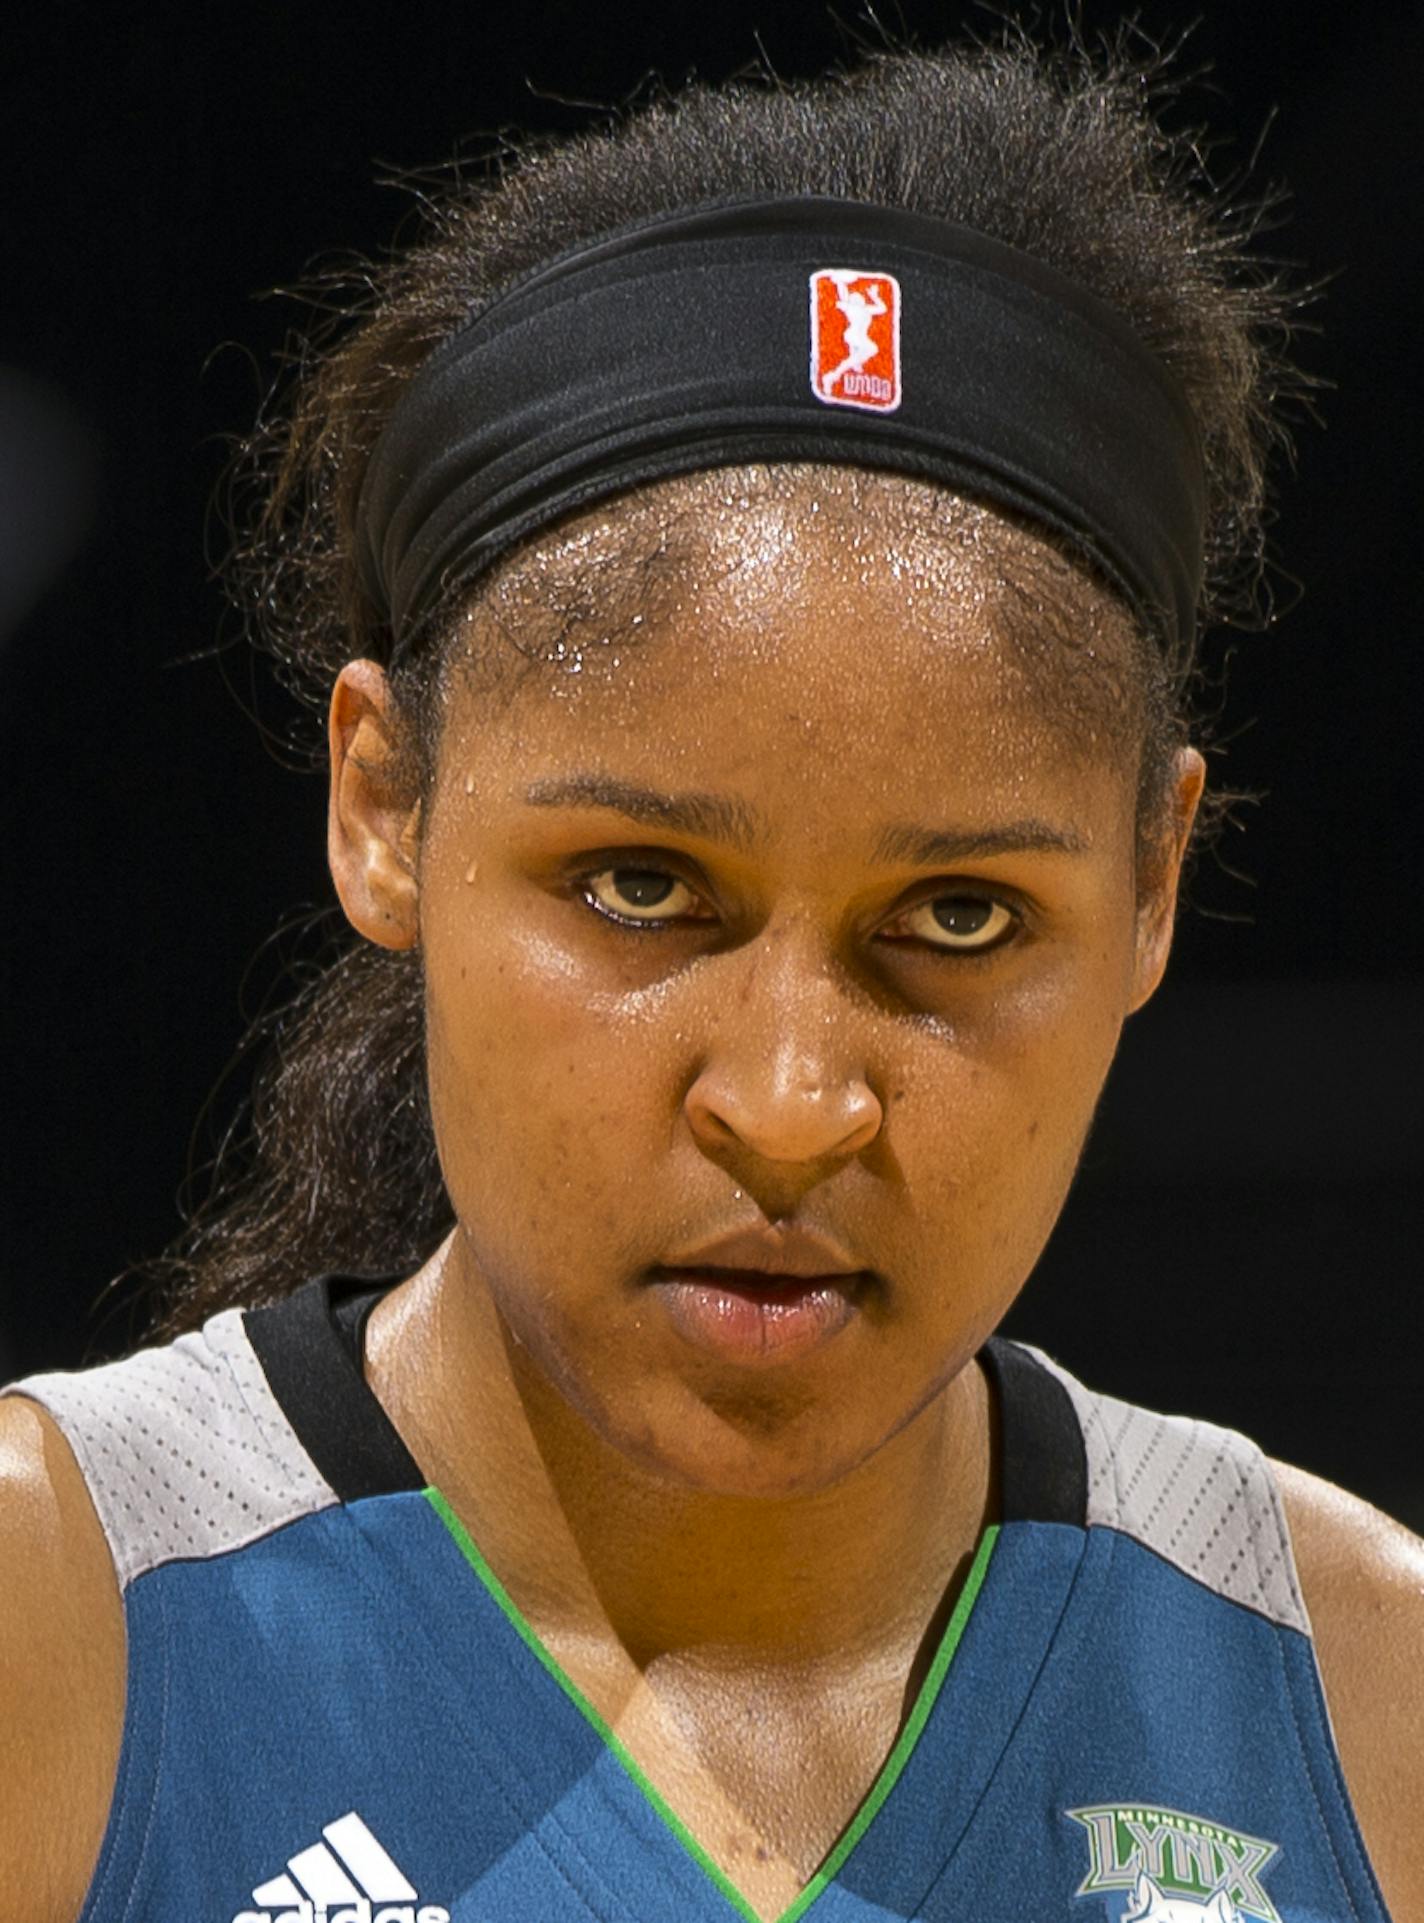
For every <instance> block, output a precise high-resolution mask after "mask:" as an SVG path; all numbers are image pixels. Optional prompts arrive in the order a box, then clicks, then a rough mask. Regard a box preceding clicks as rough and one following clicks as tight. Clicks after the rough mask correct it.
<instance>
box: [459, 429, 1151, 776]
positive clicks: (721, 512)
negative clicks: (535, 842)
mask: <svg viewBox="0 0 1424 1923" xmlns="http://www.w3.org/2000/svg"><path fill="white" fill-rule="evenodd" d="M460 625H461V632H462V637H463V645H457V647H456V649H455V651H454V655H453V657H452V658H453V659H455V660H456V661H459V660H460V659H463V660H464V661H466V662H467V663H468V664H469V666H470V667H471V668H472V669H473V670H474V672H473V674H472V675H471V676H470V677H469V683H470V685H469V687H468V690H467V694H468V697H469V698H467V699H465V700H459V699H456V701H455V703H454V707H455V708H456V709H457V710H459V711H460V713H461V716H462V718H463V720H464V722H465V723H466V724H467V726H469V725H473V726H475V727H479V726H480V725H481V724H482V723H483V724H484V725H486V726H488V725H489V724H490V723H492V722H493V721H494V720H495V719H497V718H498V719H500V720H503V721H514V722H516V723H517V724H518V728H519V732H520V733H526V732H529V731H532V733H533V734H534V735H535V736H537V735H539V734H541V733H547V732H552V734H554V735H562V734H564V733H565V727H564V725H563V722H564V721H572V720H573V719H574V718H575V717H577V720H578V725H579V727H580V728H581V729H582V732H583V733H584V735H585V736H587V735H589V734H592V735H596V734H597V732H598V730H599V728H600V727H613V728H615V729H617V728H622V729H636V727H637V725H638V722H639V719H640V717H642V718H644V719H646V718H647V717H648V716H649V715H651V714H652V713H653V712H654V711H655V710H658V709H660V708H665V707H676V706H677V705H678V704H682V705H683V706H684V707H688V708H691V709H693V710H694V711H695V712H697V713H699V714H701V715H703V716H704V717H705V719H706V722H707V725H708V726H709V727H710V726H712V725H714V722H715V720H716V718H717V717H718V716H719V715H720V717H721V719H722V721H723V722H724V723H725V722H727V721H728V720H729V719H731V720H733V721H735V718H736V714H737V711H738V707H739V705H740V709H741V711H742V712H743V713H745V711H746V710H747V709H748V708H749V707H750V706H751V705H752V704H755V703H761V702H766V701H780V702H782V703H786V702H788V701H790V702H793V703H794V705H795V707H796V709H797V711H798V718H799V720H800V722H801V723H802V725H804V726H809V727H812V728H815V727H817V726H819V727H820V728H821V729H822V730H830V731H831V732H832V733H836V732H844V731H846V730H847V729H849V730H850V731H851V733H853V734H854V733H859V734H860V735H861V736H862V737H864V736H866V735H867V734H873V733H875V732H877V731H878V732H879V733H880V734H882V735H883V734H884V733H885V732H886V731H887V730H889V731H890V732H891V733H892V734H898V735H899V736H901V737H905V738H907V739H906V745H908V737H909V736H911V735H915V734H922V733H924V732H925V731H926V730H929V731H930V732H931V733H933V731H934V730H936V729H948V730H951V731H955V730H957V729H960V728H962V727H963V726H965V725H968V724H972V725H973V726H974V727H976V728H977V729H978V730H979V731H980V732H981V733H982V732H983V731H984V730H985V729H986V728H992V729H993V730H995V731H996V732H998V733H1002V734H1004V735H1005V736H1007V735H1010V734H1016V735H1017V736H1019V737H1020V738H1021V743H1020V745H1021V748H1022V749H1023V751H1025V752H1036V753H1038V754H1039V755H1040V756H1049V757H1051V758H1053V759H1060V758H1063V757H1065V756H1067V757H1071V758H1078V759H1081V758H1084V757H1087V758H1092V759H1101V758H1102V757H1103V756H1104V755H1105V754H1107V755H1110V756H1111V755H1116V754H1118V753H1120V751H1121V749H1122V747H1123V745H1124V743H1125V742H1126V741H1127V740H1129V739H1130V738H1131V737H1132V735H1133V732H1134V728H1135V726H1136V723H1137V721H1138V713H1137V710H1138V706H1139V692H1138V687H1137V676H1136V673H1135V663H1136V659H1137V651H1136V643H1135V640H1134V637H1133V631H1132V626H1131V622H1130V620H1129V618H1128V616H1127V614H1126V612H1125V610H1124V609H1123V608H1122V607H1121V605H1120V603H1119V602H1118V601H1117V600H1116V599H1115V597H1113V596H1112V595H1111V594H1110V593H1108V592H1107V591H1106V590H1105V589H1103V588H1101V587H1100V586H1099V585H1098V584H1097V583H1096V582H1094V581H1092V580H1091V579H1090V578H1089V577H1088V576H1087V575H1086V574H1085V573H1084V572H1083V570H1082V569H1081V568H1079V567H1078V566H1077V565H1076V564H1075V563H1074V562H1072V561H1070V560H1069V559H1067V558H1066V557H1065V556H1063V555H1062V554H1060V553H1059V552H1058V551H1057V550H1056V549H1055V548H1054V547H1052V546H1051V545H1050V544H1049V543H1048V542H1047V541H1045V540H1043V539H1041V538H1040V537H1038V536H1037V535H1036V534H1035V533H1033V532H1032V531H1031V530H1029V529H1027V528H1025V527H1023V526H1020V525H1017V524H1015V523H1013V522H1012V521H1010V520H1009V519H1007V518H1006V517H1005V516H1004V515H1003V514H1001V513H1000V512H998V511H997V510H992V509H989V508H987V507H985V506H982V505H980V504H978V503H975V502H971V501H967V500H964V499H961V498H959V497H956V496H953V495H950V494H948V493H946V492H945V491H944V490H942V489H939V488H936V487H933V486H931V485H929V484H927V483H922V482H918V481H913V480H908V479H906V478H904V477H902V476H899V475H892V474H885V473H880V472H876V471H870V470H863V469H857V468H851V467H827V466H820V465H810V464H807V465H794V464H774V465H757V466H749V467H738V468H723V469H715V470H710V471H707V472H703V473H699V474H695V475H692V476H688V477H684V478H680V479H677V480H674V481H670V482H662V483H659V484H658V485H656V486H654V487H650V488H645V489H640V490H637V491H636V492H634V493H631V494H628V495H625V496H622V497H620V498H618V499H616V500H614V501H611V502H608V503H604V504H601V505H600V506H599V507H597V508H595V509H593V510H590V511H588V512H586V513H584V514H582V515H580V516H578V517H576V518H574V519H571V520H570V521H568V522H565V523H564V524H563V525H562V526H561V527H560V528H559V529H557V530H554V531H553V532H552V533H551V534H548V535H545V536H543V537H541V538H540V539H538V540H536V541H534V542H532V543H529V544H527V545H526V546H525V547H524V548H522V549H520V550H519V551H517V552H516V553H515V554H514V555H512V556H510V557H507V558H506V561H505V562H504V563H503V564H502V565H501V566H500V568H499V569H498V570H497V571H496V572H495V573H494V574H493V576H491V577H489V578H488V579H487V580H486V582H485V583H484V584H483V585H482V587H481V589H480V591H479V592H478V594H477V596H476V597H475V599H474V601H473V603H472V605H471V606H470V607H469V609H468V610H467V611H466V615H465V618H464V620H463V622H462V623H461V624H460ZM452 692H457V688H455V687H454V686H452ZM496 692H498V693H499V694H500V695H501V697H502V698H500V699H498V700H494V699H491V698H489V697H491V696H492V695H493V694H495V693H496ZM451 719H452V720H453V719H455V716H454V715H453V714H452V716H451ZM459 732H460V733H462V734H463V733H465V732H466V727H461V728H460V729H459Z"/></svg>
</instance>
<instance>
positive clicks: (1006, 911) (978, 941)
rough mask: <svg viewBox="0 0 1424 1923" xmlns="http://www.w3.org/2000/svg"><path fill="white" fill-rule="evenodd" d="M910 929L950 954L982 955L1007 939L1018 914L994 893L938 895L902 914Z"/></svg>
mask: <svg viewBox="0 0 1424 1923" xmlns="http://www.w3.org/2000/svg"><path fill="white" fill-rule="evenodd" d="M899 920H900V922H901V923H903V924H904V925H905V926H906V927H907V928H908V929H909V932H910V933H911V934H912V935H914V936H917V937H918V938H919V939H920V940H921V941H925V942H928V943H929V944H930V946H931V947H934V948H938V949H940V950H941V951H942V952H943V953H945V954H949V955H974V954H982V953H983V952H984V950H985V949H988V948H998V947H1000V946H1002V944H1003V943H1004V942H1006V941H1008V940H1009V939H1010V938H1011V936H1012V934H1013V931H1014V929H1015V928H1017V927H1018V925H1019V917H1018V916H1017V915H1016V914H1015V913H1014V911H1013V909H1012V908H1010V907H1009V905H1008V904H1007V902H1002V901H996V900H995V899H994V898H993V896H992V895H967V894H962V895H935V896H932V897H931V899H930V900H929V901H922V902H918V903H917V904H916V905H915V906H914V907H913V908H909V909H907V910H906V911H905V913H904V914H903V915H902V916H900V917H899Z"/></svg>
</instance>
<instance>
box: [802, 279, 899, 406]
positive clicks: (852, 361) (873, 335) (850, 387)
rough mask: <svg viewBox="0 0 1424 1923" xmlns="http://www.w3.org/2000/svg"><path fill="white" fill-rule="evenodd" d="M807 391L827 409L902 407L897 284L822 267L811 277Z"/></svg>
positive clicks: (890, 280) (895, 281) (896, 282)
mask: <svg viewBox="0 0 1424 1923" xmlns="http://www.w3.org/2000/svg"><path fill="white" fill-rule="evenodd" d="M811 392H812V393H813V394H814V395H815V396H816V399H817V400H818V401H824V402H825V403H826V405H827V406H828V407H869V408H874V409H875V410H876V411H877V412H879V413H889V412H890V411H891V410H892V409H894V408H897V407H898V406H899V405H900V283H899V281H897V280H896V278H895V276H894V275H893V274H863V273H860V272H859V271H857V270H856V269H853V268H849V267H820V268H817V270H816V272H815V273H814V274H812V276H811Z"/></svg>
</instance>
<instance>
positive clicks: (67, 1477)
mask: <svg viewBox="0 0 1424 1923" xmlns="http://www.w3.org/2000/svg"><path fill="white" fill-rule="evenodd" d="M0 1569H3V1570H4V1571H5V1582H4V1585H3V1591H0V1729H3V1731H4V1744H3V1750H0V1756H3V1761H2V1762H0V1887H3V1888H5V1889H10V1890H24V1891H25V1892H26V1903H25V1914H26V1916H27V1917H29V1918H32V1919H33V1923H74V1919H75V1918H76V1917H77V1916H78V1915H79V1912H80V1909H81V1908H82V1906H83V1902H84V1896H85V1893H86V1891H87V1889H88V1886H89V1883H90V1880H91V1878H92V1876H93V1873H94V1866H95V1864H96V1862H97V1860H98V1855H99V1846H100V1844H101V1842H102V1840H103V1834H104V1828H105V1824H106V1822H107V1819H108V1812H109V1804H110V1801H111V1798H112V1795H113V1787H114V1778H115V1774H116V1771H117V1767H118V1756H119V1745H120V1740H121V1736H122V1730H123V1712H124V1669H125V1654H126V1651H125V1633H124V1619H123V1605H122V1601H121V1598H120V1594H119V1586H118V1580H117V1577H116V1576H115V1573H114V1567H113V1562H112V1560H111V1558H110V1555H109V1550H108V1545H107V1544H106V1542H105V1540H104V1535H103V1530H102V1528H101V1527H100V1524H99V1519H98V1517H97V1515H96V1514H95V1511H94V1506H93V1503H92V1502H91V1500H90V1498H89V1494H88V1491H87V1489H86V1488H85V1485H84V1481H83V1478H82V1476H81V1475H80V1471H79V1466H78V1464H77V1463H76V1461H75V1459H74V1456H73V1454H72V1453H71V1451H70V1448H69V1445H68V1443H67V1442H66V1441H65V1440H64V1438H63V1436H62V1434H61V1433H60V1431H59V1429H58V1427H57V1426H56V1425H55V1423H54V1421H53V1419H52V1418H51V1417H50V1416H49V1415H47V1414H46V1413H45V1412H44V1410H42V1409H41V1408H40V1407H39V1405H38V1404H37V1403H34V1402H30V1401H27V1400H26V1399H25V1398H24V1397H22V1396H15V1395H7V1396H0Z"/></svg>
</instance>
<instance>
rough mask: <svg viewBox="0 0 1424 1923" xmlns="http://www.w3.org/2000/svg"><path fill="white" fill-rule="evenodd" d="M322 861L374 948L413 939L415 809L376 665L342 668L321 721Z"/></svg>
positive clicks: (416, 925)
mask: <svg viewBox="0 0 1424 1923" xmlns="http://www.w3.org/2000/svg"><path fill="white" fill-rule="evenodd" d="M327 742H328V748H329V752H330V761H331V789H330V797H329V804H328V810H327V860H328V863H329V865H330V868H331V878H332V880H333V882H334V883H335V884H336V893H337V896H338V898H339V899H340V902H341V906H342V908H343V910H344V911H345V914H346V919H347V920H348V921H349V922H350V923H351V926H352V927H353V928H354V929H356V931H357V932H358V934H362V935H364V936H365V937H366V939H367V940H368V941H373V942H375V943H376V944H377V945H378V946H379V947H381V948H394V949H405V948H414V947H415V945H416V943H417V942H418V940H419V938H420V915H419V908H420V888H419V881H418V877H417V871H416V859H415V856H416V849H417V846H418V839H419V825H420V802H419V798H418V797H412V796H411V794H410V792H409V788H408V786H407V785H405V784H404V783H403V781H402V778H401V776H402V757H401V755H400V753H399V746H400V743H399V736H398V730H397V724H396V719H395V714H394V710H393V708H392V705H391V698H390V688H389V685H388V683H387V681H386V676H385V671H384V670H383V669H382V668H381V667H380V665H379V664H378V663H377V662H375V661H348V662H347V664H346V666H345V667H344V668H343V669H342V670H341V673H340V674H339V675H338V676H337V679H336V685H335V687H334V688H333V689H332V691H331V708H330V712H329V714H328V719H327Z"/></svg>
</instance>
